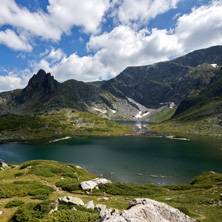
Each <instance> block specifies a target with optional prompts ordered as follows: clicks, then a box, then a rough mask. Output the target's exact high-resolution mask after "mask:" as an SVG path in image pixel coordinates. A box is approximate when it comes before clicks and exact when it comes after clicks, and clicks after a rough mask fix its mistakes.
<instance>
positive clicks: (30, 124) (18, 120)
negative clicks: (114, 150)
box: [0, 109, 132, 142]
mask: <svg viewBox="0 0 222 222" xmlns="http://www.w3.org/2000/svg"><path fill="white" fill-rule="evenodd" d="M0 121H1V122H0V142H12V141H16V142H41V140H42V141H43V142H47V141H53V140H54V139H60V138H64V137H73V136H83V135H85V136H117V135H126V134H131V133H132V131H131V128H130V127H127V126H124V125H120V124H118V123H115V122H112V121H109V120H108V119H104V118H100V117H98V116H96V115H95V114H91V113H87V112H80V111H76V110H72V109H61V110H59V111H52V112H46V113H42V114H36V115H27V116H19V115H12V114H10V115H6V116H3V117H0Z"/></svg>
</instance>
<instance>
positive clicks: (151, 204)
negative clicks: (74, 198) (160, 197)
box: [97, 199, 196, 222]
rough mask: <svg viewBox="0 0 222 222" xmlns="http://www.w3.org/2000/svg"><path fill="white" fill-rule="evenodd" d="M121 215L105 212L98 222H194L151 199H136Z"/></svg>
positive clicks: (179, 212) (173, 209) (175, 210)
mask: <svg viewBox="0 0 222 222" xmlns="http://www.w3.org/2000/svg"><path fill="white" fill-rule="evenodd" d="M130 206H131V207H130V209H129V210H124V211H123V212H122V213H121V214H118V213H115V214H112V212H111V211H105V212H104V213H103V214H102V215H101V216H100V218H99V219H98V220H97V222H103V221H106V222H114V221H116V222H194V221H196V220H195V219H193V218H190V217H189V216H187V215H185V214H184V213H182V212H181V211H179V210H178V209H175V208H173V207H170V206H169V205H167V204H165V203H161V202H157V201H155V200H151V199H134V200H132V201H130Z"/></svg>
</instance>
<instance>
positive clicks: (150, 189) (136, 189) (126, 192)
mask: <svg viewBox="0 0 222 222" xmlns="http://www.w3.org/2000/svg"><path fill="white" fill-rule="evenodd" d="M101 191H102V192H106V193H108V194H112V195H123V196H144V195H152V194H154V193H157V192H162V191H163V188H162V187H159V186H157V185H154V184H145V185H138V184H125V183H113V184H111V183H109V184H100V185H99V190H95V191H94V192H101Z"/></svg>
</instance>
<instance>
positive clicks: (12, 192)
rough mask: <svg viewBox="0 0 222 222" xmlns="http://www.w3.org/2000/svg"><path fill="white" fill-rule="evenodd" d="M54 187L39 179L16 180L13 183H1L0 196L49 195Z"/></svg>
mask: <svg viewBox="0 0 222 222" xmlns="http://www.w3.org/2000/svg"><path fill="white" fill-rule="evenodd" d="M53 191H54V190H53V188H51V187H48V186H45V185H43V184H42V183H41V182H39V181H15V182H13V183H5V184H0V198H2V199H3V198H11V197H14V196H19V197H24V196H29V195H30V196H36V195H47V196H48V195H49V194H50V193H51V192H53Z"/></svg>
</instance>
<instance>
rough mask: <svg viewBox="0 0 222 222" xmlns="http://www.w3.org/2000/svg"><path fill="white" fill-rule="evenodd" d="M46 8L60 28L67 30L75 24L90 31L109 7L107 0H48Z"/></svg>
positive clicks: (95, 26) (95, 27) (93, 29)
mask: <svg viewBox="0 0 222 222" xmlns="http://www.w3.org/2000/svg"><path fill="white" fill-rule="evenodd" d="M47 9H48V11H49V14H50V17H51V19H52V20H53V21H56V24H57V25H58V26H59V27H60V29H61V30H63V31H65V32H69V31H70V28H71V27H72V26H74V25H76V26H82V27H83V30H84V31H85V32H90V33H91V32H96V31H97V29H98V27H99V25H100V23H101V21H102V18H103V16H104V14H105V12H106V11H107V10H108V9H109V0H93V1H92V0H81V3H80V1H79V0H71V1H70V0H49V6H48V7H47Z"/></svg>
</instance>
